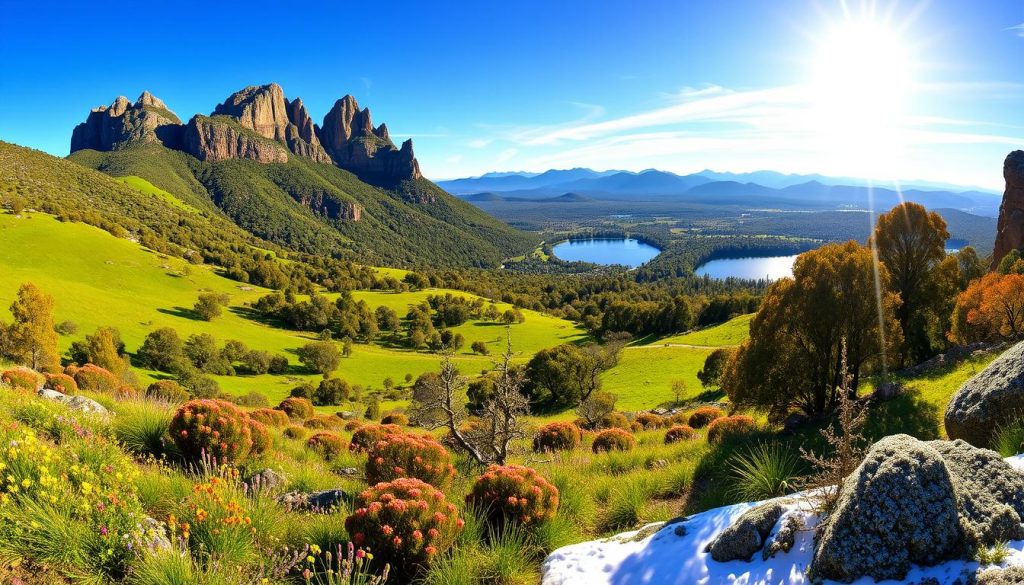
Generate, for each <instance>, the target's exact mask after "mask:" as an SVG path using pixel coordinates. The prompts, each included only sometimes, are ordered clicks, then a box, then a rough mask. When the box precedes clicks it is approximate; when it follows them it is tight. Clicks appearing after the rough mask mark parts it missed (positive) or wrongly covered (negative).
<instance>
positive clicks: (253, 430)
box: [249, 418, 274, 455]
mask: <svg viewBox="0 0 1024 585" xmlns="http://www.w3.org/2000/svg"><path fill="white" fill-rule="evenodd" d="M249 434H250V435H251V436H252V449H250V450H249V453H250V454H252V455H260V454H262V453H266V452H267V451H268V450H270V448H271V447H273V446H274V439H273V438H271V436H270V430H269V429H267V427H266V425H264V424H263V423H261V422H259V421H258V420H256V419H254V418H250V419H249Z"/></svg>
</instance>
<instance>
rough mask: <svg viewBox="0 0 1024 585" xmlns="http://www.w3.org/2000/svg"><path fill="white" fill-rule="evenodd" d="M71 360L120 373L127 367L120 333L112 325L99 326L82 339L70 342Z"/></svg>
mask: <svg viewBox="0 0 1024 585" xmlns="http://www.w3.org/2000/svg"><path fill="white" fill-rule="evenodd" d="M70 354H71V360H72V361H73V362H75V363H78V364H86V363H90V364H96V365H97V366H99V367H101V368H106V369H107V370H110V371H111V372H113V373H114V374H117V375H120V374H121V373H122V372H123V370H124V369H125V368H126V367H127V364H125V361H124V343H123V342H122V341H121V333H120V332H119V331H118V330H117V329H114V328H113V327H99V328H98V329H96V331H95V332H93V334H92V335H87V336H86V337H85V339H84V340H83V341H76V342H74V343H72V344H71V350H70Z"/></svg>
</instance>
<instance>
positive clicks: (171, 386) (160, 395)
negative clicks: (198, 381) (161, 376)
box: [146, 380, 189, 404]
mask: <svg viewBox="0 0 1024 585" xmlns="http://www.w3.org/2000/svg"><path fill="white" fill-rule="evenodd" d="M146 397H148V398H150V399H151V400H165V401H167V402H174V403H179V404H180V403H182V402H187V401H188V399H189V393H188V390H186V389H185V388H183V387H182V386H181V384H179V383H177V382H175V381H174V380H157V381H156V382H153V383H152V384H150V385H149V386H148V387H147V388H146Z"/></svg>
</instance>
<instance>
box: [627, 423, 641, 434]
mask: <svg viewBox="0 0 1024 585" xmlns="http://www.w3.org/2000/svg"><path fill="white" fill-rule="evenodd" d="M629 430H630V431H632V432H634V433H639V432H640V431H642V430H644V426H643V425H642V424H640V423H638V422H636V421H633V422H631V423H629Z"/></svg>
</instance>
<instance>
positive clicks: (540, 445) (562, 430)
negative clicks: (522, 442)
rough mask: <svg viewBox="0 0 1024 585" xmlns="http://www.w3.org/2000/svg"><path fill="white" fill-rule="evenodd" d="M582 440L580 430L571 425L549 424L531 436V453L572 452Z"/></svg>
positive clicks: (564, 423)
mask: <svg viewBox="0 0 1024 585" xmlns="http://www.w3.org/2000/svg"><path fill="white" fill-rule="evenodd" d="M582 438H583V437H582V433H581V432H580V428H579V427H578V426H576V425H574V424H572V423H568V422H553V423H549V424H546V425H544V426H542V427H541V428H540V430H538V431H537V434H536V435H534V436H533V451H534V452H535V453H546V452H551V451H572V450H573V449H575V448H576V447H579V446H580V441H581V440H582Z"/></svg>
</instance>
